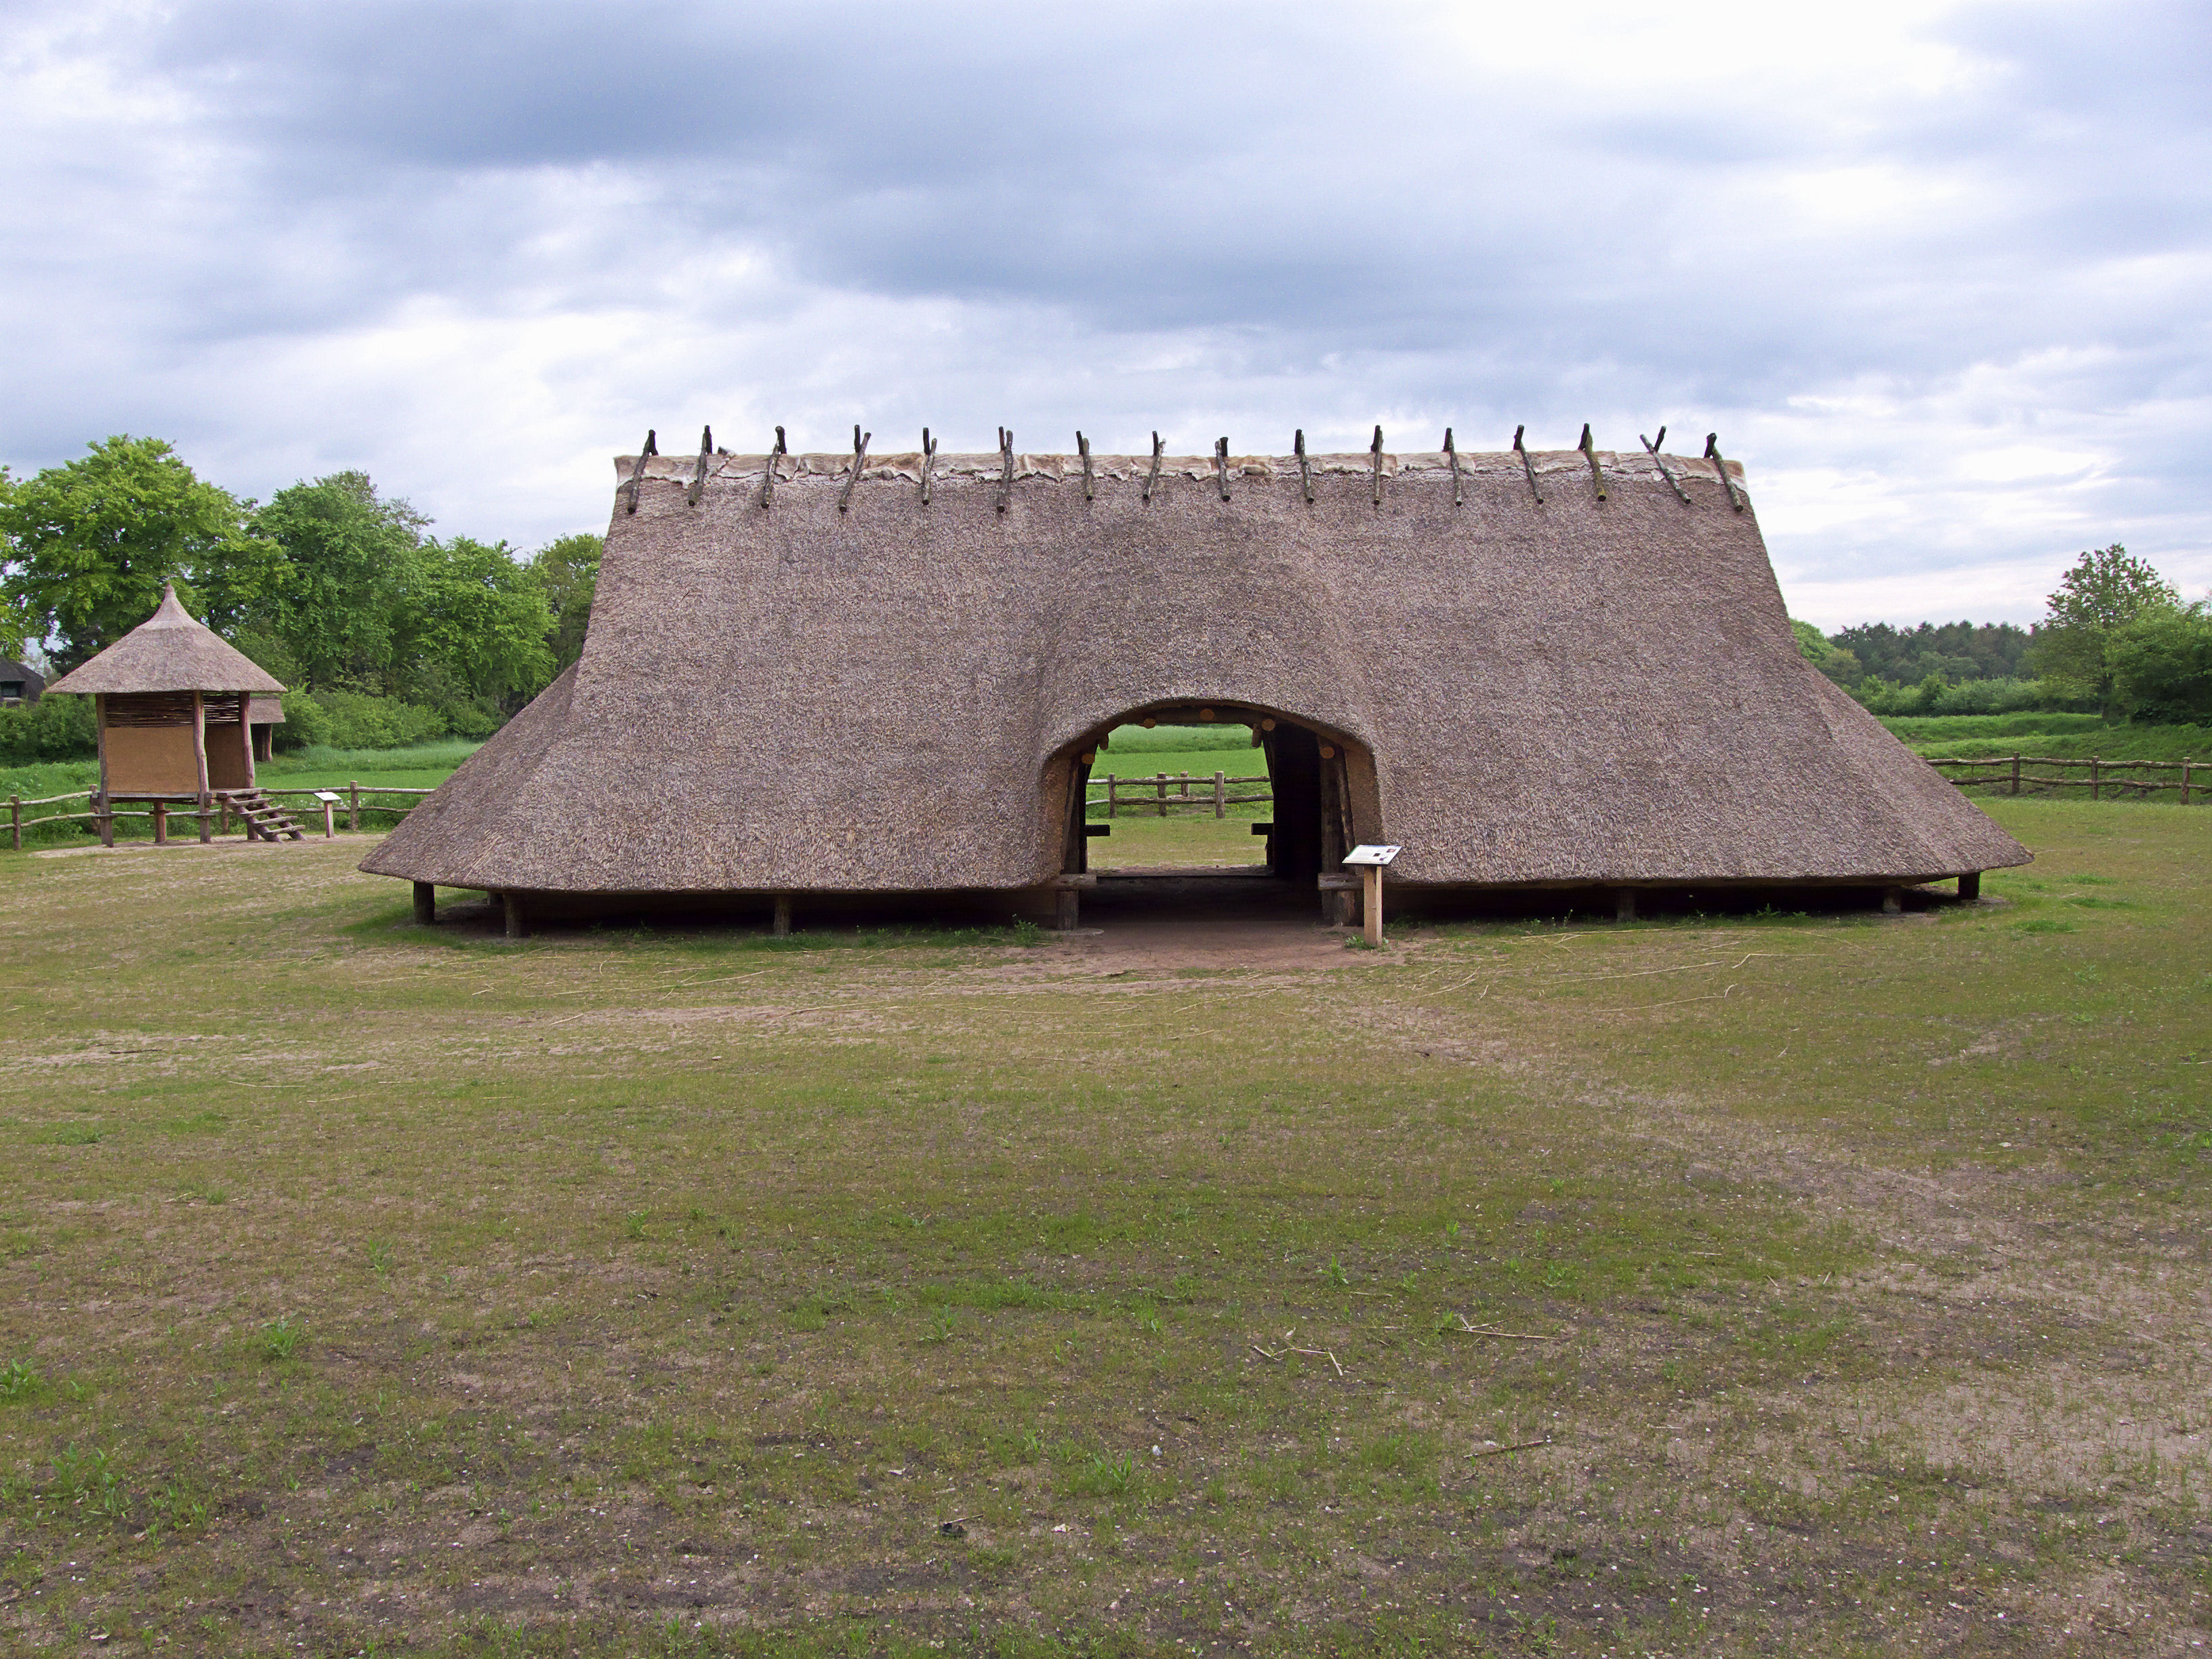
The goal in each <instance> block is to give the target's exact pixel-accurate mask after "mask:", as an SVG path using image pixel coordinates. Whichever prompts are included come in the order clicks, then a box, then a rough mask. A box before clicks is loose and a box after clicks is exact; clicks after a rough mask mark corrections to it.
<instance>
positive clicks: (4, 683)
mask: <svg viewBox="0 0 2212 1659" xmlns="http://www.w3.org/2000/svg"><path fill="white" fill-rule="evenodd" d="M45 691H46V676H45V675H44V674H41V673H40V672H39V671H38V670H37V669H35V668H33V667H32V666H31V665H29V664H28V663H21V662H17V661H16V660H15V659H14V658H13V657H0V708H28V707H29V706H30V705H31V704H33V703H34V702H38V700H39V698H40V696H42V695H44V693H45Z"/></svg>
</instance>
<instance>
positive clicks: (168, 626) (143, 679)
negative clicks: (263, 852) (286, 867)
mask: <svg viewBox="0 0 2212 1659" xmlns="http://www.w3.org/2000/svg"><path fill="white" fill-rule="evenodd" d="M46 690H47V691H48V693H49V694H50V695H51V694H52V693H54V692H64V693H70V692H75V693H80V694H82V693H89V694H90V695H91V696H92V699H93V708H94V721H95V723H96V724H97V726H98V727H99V732H100V802H99V807H98V812H97V817H96V822H97V823H98V824H99V827H100V841H101V842H102V843H103V844H105V845H106V846H110V847H112V846H113V845H114V844H115V799H116V797H117V796H118V795H120V796H121V797H123V798H124V799H126V800H143V801H145V802H147V803H149V805H150V807H151V809H152V817H153V818H154V823H155V833H156V836H157V837H158V838H160V839H163V840H166V839H167V827H168V826H167V818H168V814H169V811H170V807H171V804H172V803H173V802H180V801H187V800H188V801H190V802H191V805H192V808H193V810H194V811H197V813H198V815H199V829H200V839H201V840H202V841H208V840H210V839H212V837H211V836H210V832H209V826H208V817H209V814H210V812H211V811H213V810H214V799H215V794H216V792H218V791H221V792H224V793H240V794H250V793H251V792H252V788H253V727H252V700H253V694H254V693H255V692H257V691H261V692H273V693H278V694H281V693H282V692H283V690H284V688H283V685H281V684H278V682H277V681H276V680H275V679H273V678H270V676H269V675H268V674H266V673H264V672H263V671H262V670H261V669H260V668H258V666H256V665H255V664H254V663H253V662H252V659H249V658H248V657H246V655H245V654H244V653H241V652H240V651H238V650H236V649H234V647H231V646H228V645H227V644H225V643H224V642H223V641H222V640H220V639H218V638H217V637H216V635H215V633H214V632H213V631H212V630H211V629H208V628H205V627H204V626H202V625H201V624H200V623H197V622H196V621H194V620H193V619H192V617H191V613H190V612H188V611H185V607H184V605H182V604H181V603H180V602H179V600H178V599H177V591H176V588H175V587H174V586H164V587H163V589H162V591H161V605H160V607H159V608H158V609H157V610H156V611H155V612H154V614H153V615H152V616H151V617H148V618H147V619H146V620H145V621H144V622H143V623H139V624H138V626H137V627H136V628H134V629H131V631H130V632H129V633H128V634H126V635H124V636H123V637H122V638H121V639H119V640H118V641H116V642H115V643H114V644H113V645H111V646H109V647H107V649H106V650H105V651H103V652H101V653H100V654H99V655H98V656H96V657H94V658H93V659H92V660H91V661H89V662H88V663H85V664H82V665H80V666H79V667H77V668H76V669H75V670H73V671H70V673H68V674H65V675H64V676H63V677H62V678H60V679H58V680H57V681H55V682H54V683H53V684H52V685H51V686H49V687H47V688H46ZM232 720H235V721H236V722H237V730H236V732H229V731H227V730H225V729H224V728H225V727H226V726H228V725H229V724H230V722H231V721H232ZM254 810H256V811H261V812H262V816H263V817H264V818H265V819H267V820H269V823H270V824H274V823H276V821H277V820H278V818H279V817H281V815H279V814H276V813H273V812H270V811H265V810H264V808H263V807H262V806H261V805H256V806H255V809H254ZM225 816H226V817H228V814H227V813H226V815H225ZM248 822H249V823H252V818H251V817H249V818H248ZM287 822H289V821H287ZM268 827H269V825H268V824H264V831H265V830H266V829H268ZM287 833H290V831H289V830H287ZM273 838H274V837H273V836H272V839H273Z"/></svg>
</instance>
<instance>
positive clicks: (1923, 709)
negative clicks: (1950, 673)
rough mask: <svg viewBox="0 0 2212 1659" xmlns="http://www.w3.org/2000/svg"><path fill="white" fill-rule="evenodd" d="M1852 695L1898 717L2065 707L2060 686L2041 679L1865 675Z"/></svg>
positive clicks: (1869, 706)
mask: <svg viewBox="0 0 2212 1659" xmlns="http://www.w3.org/2000/svg"><path fill="white" fill-rule="evenodd" d="M1851 696H1854V697H1856V698H1857V700H1858V701H1859V702H1861V703H1863V704H1864V705H1865V707H1866V708H1867V709H1868V711H1869V713H1872V714H1881V715H1886V716H1890V717H1893V718H1895V717H1910V716H1914V715H1923V716H1924V715H1931V714H2014V713H2017V712H2019V711H2021V710H2023V709H2033V708H2062V707H2064V706H2065V704H2066V703H2067V702H2069V698H2067V697H2066V696H2064V695H2063V691H2062V689H2061V688H2058V687H2055V686H2052V685H2050V684H2046V683H2045V682H2044V681H2041V680H2017V679H2001V680H2000V679H1990V680H1962V681H1960V683H1959V684H1956V685H1954V684H1951V683H1950V682H1949V681H1948V680H1946V679H1944V678H1942V676H1941V675H1939V674H1931V675H1929V677H1928V678H1926V679H1924V680H1923V681H1921V682H1920V684H1917V685H1899V684H1894V683H1893V682H1892V681H1889V680H1877V679H1865V680H1861V681H1860V682H1859V683H1858V684H1857V686H1855V687H1853V688H1852V690H1851Z"/></svg>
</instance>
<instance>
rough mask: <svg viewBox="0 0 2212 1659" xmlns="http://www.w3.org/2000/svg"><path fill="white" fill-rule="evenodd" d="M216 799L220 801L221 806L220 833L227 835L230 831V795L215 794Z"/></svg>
mask: <svg viewBox="0 0 2212 1659" xmlns="http://www.w3.org/2000/svg"><path fill="white" fill-rule="evenodd" d="M216 801H217V802H218V803H220V805H221V807H222V833H223V834H224V835H226V836H227V835H228V834H229V833H230V797H229V796H228V795H217V796H216Z"/></svg>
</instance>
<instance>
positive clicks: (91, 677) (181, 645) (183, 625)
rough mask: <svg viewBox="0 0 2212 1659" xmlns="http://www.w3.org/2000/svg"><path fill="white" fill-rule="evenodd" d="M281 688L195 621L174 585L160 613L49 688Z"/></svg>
mask: <svg viewBox="0 0 2212 1659" xmlns="http://www.w3.org/2000/svg"><path fill="white" fill-rule="evenodd" d="M283 689H284V687H283V684H282V683H280V682H279V681H277V680H276V679H275V678H271V677H270V675H269V674H267V673H265V672H264V671H263V670H261V669H260V668H258V667H257V666H256V665H255V664H254V662H253V660H252V659H251V658H249V657H247V656H246V654H245V653H243V652H241V651H240V650H238V649H237V648H236V647H233V646H229V645H226V644H224V643H223V642H222V641H221V640H220V639H218V638H216V635H215V632H214V630H213V629H209V628H207V627H204V626H203V625H202V624H201V623H197V622H194V621H193V620H192V618H191V613H190V612H188V611H185V607H184V606H183V605H182V604H180V603H179V600H178V599H177V590H176V587H175V586H174V585H173V584H172V583H167V582H165V583H163V584H162V586H161V608H160V609H159V610H157V611H155V612H154V614H153V615H152V616H150V617H147V618H146V620H145V621H144V622H142V623H139V624H138V626H137V627H136V628H134V629H131V631H130V632H129V633H128V634H125V635H124V636H123V637H122V638H121V639H119V640H118V641H116V642H115V643H114V644H112V645H111V646H109V647H107V649H106V650H105V651H103V652H101V653H100V654H99V655H98V656H96V657H94V659H92V660H91V661H90V662H88V663H84V664H82V665H80V666H78V667H77V668H76V669H74V670H72V671H70V672H69V673H67V674H64V675H63V676H62V678H59V679H58V680H56V681H55V682H54V683H53V684H52V685H50V686H48V687H47V688H46V695H47V696H52V695H53V694H54V693H55V692H57V691H106V692H131V691H282V690H283Z"/></svg>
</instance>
